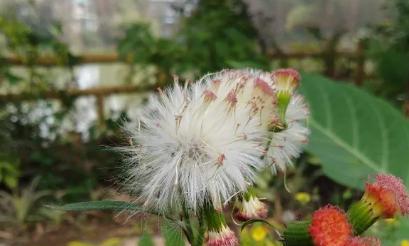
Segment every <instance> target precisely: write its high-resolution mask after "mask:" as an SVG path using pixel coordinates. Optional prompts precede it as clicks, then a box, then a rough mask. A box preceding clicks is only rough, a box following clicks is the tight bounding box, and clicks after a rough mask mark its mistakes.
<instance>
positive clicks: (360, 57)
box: [354, 39, 365, 86]
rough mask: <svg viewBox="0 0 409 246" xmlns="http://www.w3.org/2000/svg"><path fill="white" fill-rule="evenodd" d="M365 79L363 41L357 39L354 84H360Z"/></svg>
mask: <svg viewBox="0 0 409 246" xmlns="http://www.w3.org/2000/svg"><path fill="white" fill-rule="evenodd" d="M364 79H365V41H364V40H362V39H361V40H359V41H358V44H357V50H356V69H355V79H354V82H355V85H357V86H361V85H362V84H363V83H364Z"/></svg>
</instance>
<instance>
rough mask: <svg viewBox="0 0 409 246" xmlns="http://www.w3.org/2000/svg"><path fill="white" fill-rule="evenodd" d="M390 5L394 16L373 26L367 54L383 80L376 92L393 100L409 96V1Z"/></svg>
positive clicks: (400, 0)
mask: <svg viewBox="0 0 409 246" xmlns="http://www.w3.org/2000/svg"><path fill="white" fill-rule="evenodd" d="M389 4H390V9H391V11H393V12H394V14H393V17H392V18H391V20H390V21H389V22H386V23H384V24H383V25H378V26H376V27H375V28H374V33H373V34H374V35H373V36H371V37H369V38H368V54H369V56H370V57H371V58H372V59H373V60H374V61H375V64H376V68H377V70H376V72H377V74H378V75H379V76H380V77H381V79H382V81H383V83H382V84H381V85H380V86H378V87H377V88H376V91H377V93H379V94H381V95H383V96H386V97H388V98H392V99H394V100H396V99H397V97H399V98H406V99H409V2H408V1H406V0H394V1H391V2H389Z"/></svg>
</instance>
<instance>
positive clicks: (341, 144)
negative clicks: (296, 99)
mask: <svg viewBox="0 0 409 246" xmlns="http://www.w3.org/2000/svg"><path fill="white" fill-rule="evenodd" d="M309 123H310V125H311V126H312V127H315V129H317V130H318V131H320V132H321V133H322V134H324V135H325V136H327V137H328V138H329V139H331V140H332V141H334V143H335V144H336V145H338V146H339V147H341V148H342V149H344V150H345V151H347V152H349V153H350V154H351V155H353V156H355V157H356V158H357V159H358V160H359V161H361V162H362V163H363V164H365V165H366V166H368V167H369V168H371V169H373V170H374V171H376V172H381V171H382V170H381V169H380V168H379V167H378V166H377V165H376V163H374V162H373V161H372V160H370V159H369V158H368V157H366V156H365V155H364V154H362V153H361V152H359V151H357V150H356V149H355V148H353V146H350V145H349V144H348V143H347V142H345V141H344V140H342V139H341V138H339V137H338V136H337V135H335V134H333V133H332V132H331V131H329V130H328V129H326V128H325V127H323V126H321V125H320V124H319V123H318V122H316V121H315V120H314V119H312V118H311V119H310V120H309Z"/></svg>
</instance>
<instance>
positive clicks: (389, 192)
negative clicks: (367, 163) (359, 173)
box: [363, 174, 409, 218]
mask: <svg viewBox="0 0 409 246" xmlns="http://www.w3.org/2000/svg"><path fill="white" fill-rule="evenodd" d="M363 199H364V200H365V201H367V202H368V203H370V204H373V205H374V206H375V210H376V212H378V213H380V215H381V216H383V217H386V218H391V217H394V216H395V215H396V214H397V213H400V214H402V215H408V214H409V195H408V192H407V191H406V188H405V185H404V184H403V182H402V180H401V179H400V178H398V177H395V176H393V175H389V174H378V175H377V176H376V178H375V182H373V183H367V184H366V187H365V194H364V197H363Z"/></svg>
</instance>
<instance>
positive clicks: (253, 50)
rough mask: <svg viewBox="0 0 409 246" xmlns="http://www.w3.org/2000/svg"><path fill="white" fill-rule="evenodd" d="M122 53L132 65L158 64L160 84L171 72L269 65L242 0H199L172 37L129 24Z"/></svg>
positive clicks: (196, 72) (121, 45) (167, 79)
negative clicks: (158, 36) (161, 35)
mask: <svg viewBox="0 0 409 246" xmlns="http://www.w3.org/2000/svg"><path fill="white" fill-rule="evenodd" d="M118 52H119V54H120V55H121V57H122V58H123V59H125V60H127V61H130V62H132V63H136V64H140V65H155V66H156V67H157V68H158V70H159V72H158V73H159V75H158V79H159V81H160V82H161V81H169V80H170V79H169V75H170V74H182V75H183V74H185V73H188V74H192V73H193V75H195V76H199V75H201V74H205V73H209V72H216V71H218V70H221V69H225V68H243V67H253V68H262V69H267V68H268V67H269V61H268V58H267V56H266V54H263V53H262V50H261V47H260V44H259V43H258V40H257V31H256V30H255V28H254V26H253V25H252V23H251V20H250V16H249V14H248V13H247V8H246V5H245V4H244V3H243V2H242V1H240V0H222V1H220V0H202V1H199V3H198V6H197V8H196V10H195V11H194V12H193V13H192V15H191V16H189V17H186V18H185V19H184V20H183V21H182V24H181V27H180V29H179V30H178V31H177V32H176V34H174V36H172V37H171V38H157V37H154V36H153V34H152V33H151V31H150V30H149V27H148V26H147V25H145V24H134V25H131V26H130V27H128V29H127V30H126V33H125V36H124V38H123V39H121V40H120V41H119V44H118ZM190 77H191V78H192V76H190Z"/></svg>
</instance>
